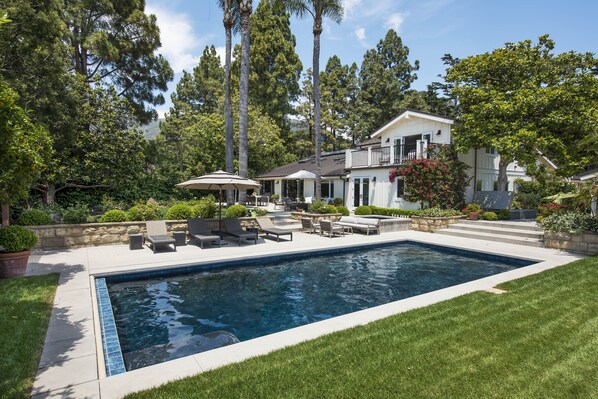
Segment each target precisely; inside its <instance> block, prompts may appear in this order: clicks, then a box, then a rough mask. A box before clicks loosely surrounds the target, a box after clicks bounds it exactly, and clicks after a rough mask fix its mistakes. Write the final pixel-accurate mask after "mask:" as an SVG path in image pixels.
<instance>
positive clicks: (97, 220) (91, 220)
mask: <svg viewBox="0 0 598 399" xmlns="http://www.w3.org/2000/svg"><path fill="white" fill-rule="evenodd" d="M101 222H102V216H101V215H95V216H94V215H92V216H88V217H87V223H101Z"/></svg>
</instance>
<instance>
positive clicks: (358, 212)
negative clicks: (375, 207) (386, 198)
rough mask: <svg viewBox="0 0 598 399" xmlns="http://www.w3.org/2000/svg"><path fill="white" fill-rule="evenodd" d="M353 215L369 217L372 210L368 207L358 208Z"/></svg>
mask: <svg viewBox="0 0 598 399" xmlns="http://www.w3.org/2000/svg"><path fill="white" fill-rule="evenodd" d="M355 214H356V215H371V214H372V209H371V208H370V207H369V206H365V205H362V206H358V207H357V209H355Z"/></svg>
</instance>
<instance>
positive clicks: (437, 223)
mask: <svg viewBox="0 0 598 399" xmlns="http://www.w3.org/2000/svg"><path fill="white" fill-rule="evenodd" d="M465 218H466V216H464V215H459V216H447V217H422V216H411V230H417V231H425V232H427V233H433V232H434V231H436V230H439V229H446V228H448V227H449V225H451V224H453V223H457V222H459V221H461V220H463V219H465Z"/></svg>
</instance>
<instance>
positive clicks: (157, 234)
mask: <svg viewBox="0 0 598 399" xmlns="http://www.w3.org/2000/svg"><path fill="white" fill-rule="evenodd" d="M145 226H146V229H147V240H148V241H149V243H150V248H151V249H152V251H153V252H154V253H156V247H157V246H158V245H170V244H172V246H173V247H174V250H175V252H176V240H175V239H174V238H173V237H171V236H169V235H168V232H167V229H166V222H165V221H164V220H155V221H148V222H145Z"/></svg>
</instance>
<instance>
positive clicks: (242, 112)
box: [238, 0, 253, 202]
mask: <svg viewBox="0 0 598 399" xmlns="http://www.w3.org/2000/svg"><path fill="white" fill-rule="evenodd" d="M238 1H239V11H240V12H241V70H240V72H239V176H241V177H247V167H248V166H247V157H248V154H247V129H248V125H247V123H248V112H249V111H248V107H249V56H250V48H249V46H250V32H249V30H250V23H251V12H252V11H253V10H252V0H238ZM239 200H240V201H241V202H242V201H244V200H245V195H244V193H243V191H241V192H240V193H239Z"/></svg>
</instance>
